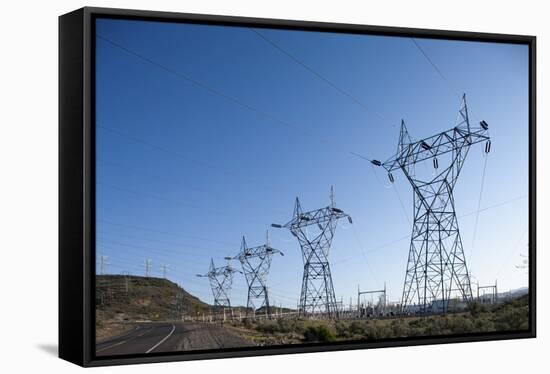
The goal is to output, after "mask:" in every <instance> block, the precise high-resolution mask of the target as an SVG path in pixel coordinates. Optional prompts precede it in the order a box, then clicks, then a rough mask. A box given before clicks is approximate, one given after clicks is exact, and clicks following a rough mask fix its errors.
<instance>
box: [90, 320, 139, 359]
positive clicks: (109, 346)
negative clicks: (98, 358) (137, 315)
mask: <svg viewBox="0 0 550 374" xmlns="http://www.w3.org/2000/svg"><path fill="white" fill-rule="evenodd" d="M138 329H139V326H136V328H135V329H133V330H131V331H129V332H127V333H126V334H123V335H122V336H128V335H130V334H131V333H133V332H135V331H137V330H138ZM141 335H143V334H141ZM141 335H139V336H141ZM130 339H131V338H130ZM130 339H126V340H123V341H121V342H118V343H114V344H110V345H108V346H106V347H103V348H101V349H96V353H97V352H101V351H104V350H106V349H109V348H112V347H116V346H117V345H121V344H124V343H126V342H127V341H128V340H130Z"/></svg>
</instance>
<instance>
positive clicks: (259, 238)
mask: <svg viewBox="0 0 550 374" xmlns="http://www.w3.org/2000/svg"><path fill="white" fill-rule="evenodd" d="M96 30H97V34H98V35H100V36H102V37H103V38H107V39H109V40H110V41H112V42H114V43H116V44H117V45H118V46H115V45H113V44H112V43H110V42H107V41H105V39H103V38H97V51H96V53H97V56H96V59H97V60H96V69H97V71H96V79H97V81H96V87H97V92H96V105H97V108H96V119H97V126H98V127H97V183H98V185H97V243H98V245H97V255H98V256H100V255H105V256H108V257H109V259H108V261H109V263H110V264H109V265H107V272H108V273H120V272H122V271H129V272H130V273H132V274H143V273H144V266H143V264H144V261H145V259H146V258H150V259H152V262H153V274H155V275H158V276H160V274H161V270H160V267H161V266H162V265H164V264H166V265H168V266H169V267H170V269H171V271H170V272H169V274H168V275H169V278H170V279H172V280H173V281H175V282H177V283H179V284H180V285H182V286H183V287H184V288H185V289H187V290H188V291H189V292H191V293H193V294H195V295H197V296H198V297H200V298H201V299H203V300H205V301H207V302H212V295H211V292H210V288H209V285H208V282H207V280H206V279H204V278H196V277H195V274H197V273H205V272H206V271H207V270H208V265H209V261H210V257H213V258H214V261H215V262H216V264H217V265H222V264H223V263H224V261H223V257H224V256H228V255H235V254H236V253H237V252H238V250H239V245H240V240H241V236H242V235H245V236H246V239H247V242H248V244H249V245H260V244H263V242H264V239H265V231H266V229H267V228H268V227H269V225H270V224H271V223H273V222H276V223H286V222H287V221H288V220H290V218H291V215H292V209H293V203H294V198H295V197H296V196H299V197H300V199H301V202H302V207H303V208H304V209H306V210H310V209H317V208H321V207H324V206H326V205H328V203H329V190H330V186H331V185H334V188H335V191H336V204H337V206H338V207H340V208H342V209H344V210H345V211H346V212H347V213H349V214H350V215H351V216H352V217H353V220H354V227H351V226H350V225H349V224H348V223H347V222H343V221H342V222H341V225H340V226H339V227H338V229H337V232H336V236H335V239H334V242H333V246H332V249H331V253H330V260H331V266H332V274H333V282H334V288H335V291H336V294H337V298H338V299H340V298H343V299H344V301H345V302H346V303H348V302H349V298H350V296H353V297H354V300H355V297H356V290H357V284H360V285H361V288H362V289H379V288H382V287H383V285H384V282H386V283H387V287H388V295H389V298H390V300H391V301H398V300H399V299H400V297H401V292H402V286H403V280H404V276H405V265H406V261H407V255H408V251H409V236H410V231H411V225H410V223H409V222H408V220H410V219H411V215H412V190H411V187H410V185H409V184H408V182H407V181H406V180H405V179H404V178H403V176H402V175H401V174H399V173H396V175H395V177H396V183H395V189H394V188H391V187H390V188H388V180H387V177H386V175H385V173H383V171H382V169H381V168H378V169H376V170H375V169H373V167H371V165H370V163H368V162H367V161H365V160H362V159H360V158H357V157H354V156H352V155H351V154H350V153H349V152H357V153H360V154H363V155H365V156H367V157H370V158H376V159H380V160H385V159H387V158H388V157H390V156H391V155H392V154H393V152H394V151H395V149H396V145H397V138H398V132H399V126H398V125H399V121H400V120H401V118H403V119H405V121H406V123H407V126H408V129H409V132H410V133H411V136H412V137H414V138H416V139H420V138H423V137H427V136H430V135H432V134H435V133H438V132H441V131H444V130H447V129H450V128H452V127H453V126H454V124H455V120H456V117H457V111H458V107H459V92H466V94H467V98H468V104H469V109H470V111H471V120H472V122H474V121H476V122H477V121H479V120H481V119H484V120H486V121H487V122H488V123H489V125H490V133H491V137H492V152H491V154H490V155H489V156H488V161H487V169H486V177H485V184H484V190H483V197H482V200H481V208H482V209H483V208H489V209H486V210H483V211H482V212H481V213H480V214H479V223H478V226H477V235H476V238H475V240H473V236H474V227H475V220H476V214H475V213H474V214H472V212H475V211H476V210H477V206H478V197H479V193H480V187H481V175H482V170H483V152H482V148H483V146H482V145H477V146H474V147H472V149H471V150H470V154H469V157H468V159H467V161H466V164H465V166H464V168H463V171H462V175H461V176H460V178H459V181H458V185H457V187H456V190H455V200H456V210H457V214H458V216H459V225H460V229H461V232H462V238H463V243H464V248H465V252H466V255H467V261H468V266H469V268H470V270H471V272H472V275H473V276H474V278H473V280H474V282H475V281H476V280H478V281H479V282H480V284H481V285H486V284H489V283H493V282H494V280H495V279H496V278H498V282H499V290H502V291H504V290H508V289H510V288H517V287H521V286H526V285H527V275H526V270H518V269H517V268H516V267H515V265H517V264H519V263H520V261H521V257H520V254H521V253H523V254H526V253H527V245H528V244H527V241H528V235H527V227H528V200H527V194H528V183H527V177H528V133H527V130H528V48H527V46H523V45H506V44H497V43H478V42H456V41H441V40H428V39H418V40H417V41H418V43H419V45H421V47H422V48H423V49H424V50H425V51H426V53H427V54H428V55H429V56H430V58H431V59H432V60H433V61H434V62H435V63H436V64H437V66H438V67H439V69H440V70H441V71H442V72H443V74H444V75H445V77H446V78H447V80H448V81H449V83H447V82H445V80H443V79H442V78H441V77H440V76H439V75H438V74H437V73H436V72H435V70H434V69H433V67H432V66H430V64H429V63H428V62H427V60H426V59H425V58H424V57H423V56H422V54H421V53H420V51H419V50H418V49H417V48H416V47H415V45H414V44H413V42H412V41H411V39H409V38H396V37H378V36H366V35H346V34H335V33H319V32H302V31H284V30H262V31H261V32H262V33H263V34H264V35H265V36H266V37H268V38H269V39H270V40H272V41H274V42H275V43H277V44H278V45H280V46H281V47H282V48H284V49H285V50H286V51H288V52H289V53H291V54H292V55H294V56H295V57H296V58H298V59H299V60H300V61H302V62H303V63H305V64H307V65H309V66H310V67H311V68H313V69H315V71H317V72H318V73H320V74H322V76H323V77H325V78H327V79H329V80H330V81H332V82H333V83H334V84H336V85H337V86H338V87H340V88H342V89H343V90H345V91H346V92H347V93H349V94H351V95H353V96H354V97H356V98H357V99H359V100H360V101H361V102H362V103H364V104H365V105H367V106H368V108H369V110H368V111H367V110H365V109H364V108H362V107H361V106H359V105H357V104H356V103H355V102H354V101H352V100H350V99H349V98H348V97H346V96H344V95H342V94H341V93H339V92H338V91H337V90H335V89H334V88H333V87H331V86H330V85H328V84H327V83H326V82H324V81H323V80H321V79H319V78H318V77H316V76H315V75H314V74H312V73H311V72H310V71H308V70H306V69H305V68H304V67H303V66H300V65H299V64H297V63H296V62H295V61H293V60H292V59H290V58H289V57H288V56H286V55H284V54H283V53H281V51H279V50H277V49H276V48H274V47H273V46H272V45H270V44H268V43H267V42H266V41H265V40H263V39H261V38H260V37H259V36H258V35H257V34H255V33H254V32H252V31H251V30H250V29H247V28H240V27H225V26H204V25H186V24H171V23H157V22H144V21H124V20H106V19H100V20H97V29H96ZM120 47H123V48H120ZM136 54H138V55H140V56H142V57H144V58H145V59H144V58H140V57H137V56H136ZM146 59H149V60H150V61H146ZM161 66H162V67H164V69H163V68H162V67H161ZM168 70H170V71H168ZM183 76H185V77H188V78H190V79H192V80H194V82H195V83H192V82H190V81H189V80H186V79H184V78H183ZM197 83H198V84H197ZM201 85H202V86H201ZM205 87H208V88H210V89H214V90H216V92H217V93H218V94H215V93H213V92H211V91H209V90H208V89H205ZM451 87H453V88H452V89H451ZM220 94H221V95H226V96H225V97H222V96H221V95H220ZM228 97H231V98H232V99H229V98H228ZM233 99H236V100H237V101H238V102H239V103H236V102H235V101H234V100H233ZM242 104H245V105H246V106H248V108H247V107H245V106H243V105H242ZM251 107H252V108H254V110H250V109H249V108H251ZM260 112H262V113H263V114H262V113H260ZM274 118H276V120H274ZM398 195H399V196H400V197H401V199H402V201H403V204H404V207H405V209H406V214H405V212H404V210H403V209H402V207H401V204H400V202H399V198H398ZM271 237H272V245H273V246H274V247H276V248H278V249H280V250H282V251H283V252H284V253H285V256H284V257H276V258H274V260H273V264H272V269H271V273H270V275H269V284H270V289H271V295H272V296H271V297H272V300H274V301H275V303H276V304H279V303H282V304H283V305H289V306H292V305H296V300H297V299H298V298H299V292H300V287H301V279H302V270H303V264H302V259H301V255H300V249H299V246H298V243H297V241H296V240H295V239H294V238H293V237H292V236H291V235H290V233H289V232H288V231H284V230H276V229H274V230H272V231H271ZM233 265H235V266H239V267H240V264H238V263H237V262H236V261H235V262H234V263H233ZM232 296H233V297H232V304H233V305H242V304H246V283H245V280H244V277H241V276H238V277H236V279H235V283H234V289H233V291H232Z"/></svg>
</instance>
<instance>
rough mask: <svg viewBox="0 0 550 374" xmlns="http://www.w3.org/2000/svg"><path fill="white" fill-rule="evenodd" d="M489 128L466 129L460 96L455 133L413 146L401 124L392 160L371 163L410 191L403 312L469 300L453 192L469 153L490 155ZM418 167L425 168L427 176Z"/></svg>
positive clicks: (470, 291) (467, 125)
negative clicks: (398, 174) (397, 174)
mask: <svg viewBox="0 0 550 374" xmlns="http://www.w3.org/2000/svg"><path fill="white" fill-rule="evenodd" d="M488 128H489V125H488V124H487V122H485V121H481V122H480V123H479V127H475V128H474V127H472V126H470V120H469V117H468V107H467V106H466V95H463V96H462V103H461V107H460V109H459V123H458V124H457V125H456V126H455V127H454V128H452V129H450V130H447V131H444V132H441V133H439V134H436V135H433V136H430V137H428V138H425V139H422V140H418V141H413V140H412V139H411V137H410V136H409V132H408V131H407V127H406V126H405V122H404V121H401V131H400V134H399V143H398V147H397V152H396V153H395V155H394V156H392V157H391V158H390V159H389V160H387V161H386V162H384V163H382V162H380V161H378V160H372V161H371V162H372V163H373V164H374V165H376V166H382V167H384V169H386V171H387V172H388V178H389V179H390V182H392V183H393V182H394V177H393V174H392V173H393V172H394V171H396V170H401V171H402V172H403V174H404V175H405V176H406V178H407V179H408V181H409V182H410V184H411V186H412V188H413V191H414V192H413V202H414V223H413V228H412V235H411V243H410V248H409V258H408V261H407V269H406V275H405V282H404V286H403V296H402V298H401V306H402V311H404V312H405V311H409V310H410V309H411V308H413V305H414V304H415V303H417V304H418V307H419V308H420V310H419V311H420V312H424V313H427V312H430V311H432V308H433V306H434V302H435V301H440V302H441V303H442V304H441V307H442V309H443V312H445V311H446V310H447V308H448V304H449V300H451V298H452V296H453V295H452V294H451V292H453V291H455V292H458V295H459V296H461V297H462V299H464V300H471V299H472V288H471V283H470V274H469V273H468V268H467V266H466V257H465V255H464V249H463V247H462V238H461V235H460V230H459V228H458V220H457V217H456V211H455V200H454V197H453V190H454V187H455V185H456V182H457V179H458V176H459V174H460V171H461V169H462V166H463V165H464V161H465V160H466V156H467V155H468V151H469V149H470V147H471V146H472V145H474V144H477V143H481V142H485V152H486V153H488V152H489V151H490V149H491V141H490V137H489V133H488ZM443 162H445V164H443ZM420 166H426V173H423V169H422V168H420ZM430 168H431V170H432V171H431V172H430Z"/></svg>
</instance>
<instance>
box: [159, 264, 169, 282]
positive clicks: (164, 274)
mask: <svg viewBox="0 0 550 374" xmlns="http://www.w3.org/2000/svg"><path fill="white" fill-rule="evenodd" d="M160 269H161V270H162V278H164V279H166V273H168V271H170V268H169V267H168V265H162V266H161V267H160Z"/></svg>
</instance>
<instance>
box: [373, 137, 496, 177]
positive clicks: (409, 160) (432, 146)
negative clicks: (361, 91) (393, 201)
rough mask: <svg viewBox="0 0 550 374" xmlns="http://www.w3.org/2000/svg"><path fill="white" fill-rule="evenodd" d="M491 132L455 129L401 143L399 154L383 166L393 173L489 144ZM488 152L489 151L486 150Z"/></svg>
mask: <svg viewBox="0 0 550 374" xmlns="http://www.w3.org/2000/svg"><path fill="white" fill-rule="evenodd" d="M489 141H490V137H489V132H488V130H487V129H485V128H483V127H479V128H469V129H468V128H462V127H454V128H452V129H449V130H447V131H444V132H441V133H439V134H436V135H432V136H430V137H427V138H424V139H422V140H418V141H414V142H400V144H399V147H398V150H397V152H396V153H395V154H394V155H393V156H392V157H390V158H389V159H388V160H386V161H385V162H383V163H381V166H382V167H383V168H384V169H386V171H387V172H388V173H391V172H393V171H395V170H397V169H403V168H407V167H409V166H411V165H414V164H416V163H418V162H422V161H425V160H429V159H433V158H437V157H439V156H442V155H444V154H447V153H450V152H456V151H458V150H460V149H461V148H464V147H469V146H472V145H474V144H477V143H481V142H489ZM486 151H488V150H487V149H486Z"/></svg>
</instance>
